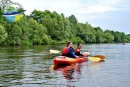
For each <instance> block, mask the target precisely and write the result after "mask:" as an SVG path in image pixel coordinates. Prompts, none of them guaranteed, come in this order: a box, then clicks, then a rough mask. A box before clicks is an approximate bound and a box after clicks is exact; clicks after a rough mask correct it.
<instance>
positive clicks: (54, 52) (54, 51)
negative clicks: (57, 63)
mask: <svg viewBox="0 0 130 87" xmlns="http://www.w3.org/2000/svg"><path fill="white" fill-rule="evenodd" d="M50 53H51V54H52V53H53V54H58V53H60V51H59V50H52V49H50Z"/></svg>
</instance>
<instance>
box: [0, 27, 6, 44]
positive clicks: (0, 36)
mask: <svg viewBox="0 0 130 87" xmlns="http://www.w3.org/2000/svg"><path fill="white" fill-rule="evenodd" d="M7 36H8V35H7V32H6V31H5V29H4V27H3V26H1V25H0V44H1V43H2V42H4V41H5V40H6V38H7Z"/></svg>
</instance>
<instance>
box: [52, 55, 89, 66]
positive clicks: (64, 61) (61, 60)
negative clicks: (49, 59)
mask: <svg viewBox="0 0 130 87" xmlns="http://www.w3.org/2000/svg"><path fill="white" fill-rule="evenodd" d="M86 60H87V57H80V58H76V59H74V58H69V57H65V56H57V57H55V58H54V59H53V62H54V66H61V65H70V64H74V63H81V62H84V61H86Z"/></svg>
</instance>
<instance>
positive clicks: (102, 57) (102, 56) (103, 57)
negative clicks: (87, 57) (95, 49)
mask: <svg viewBox="0 0 130 87" xmlns="http://www.w3.org/2000/svg"><path fill="white" fill-rule="evenodd" d="M93 57H99V58H101V60H104V59H105V56H104V55H95V56H93Z"/></svg>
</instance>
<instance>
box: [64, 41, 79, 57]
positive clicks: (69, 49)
mask: <svg viewBox="0 0 130 87" xmlns="http://www.w3.org/2000/svg"><path fill="white" fill-rule="evenodd" d="M72 46H73V44H72V42H67V44H66V47H65V48H64V49H63V50H62V56H67V57H71V58H79V57H78V56H76V55H75V51H74V49H73V47H72Z"/></svg>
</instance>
